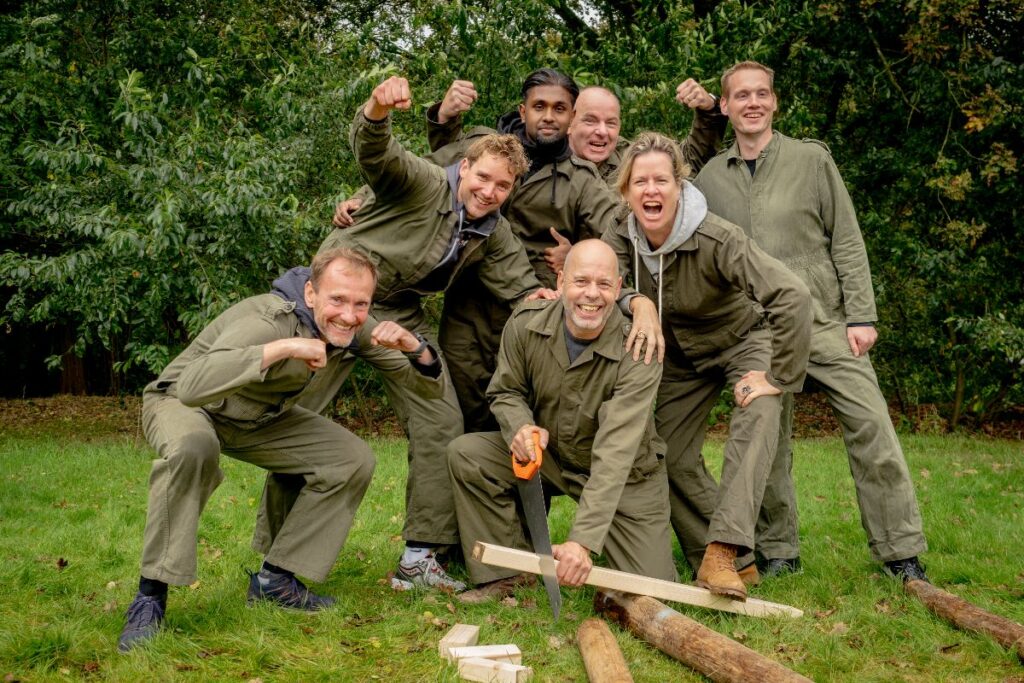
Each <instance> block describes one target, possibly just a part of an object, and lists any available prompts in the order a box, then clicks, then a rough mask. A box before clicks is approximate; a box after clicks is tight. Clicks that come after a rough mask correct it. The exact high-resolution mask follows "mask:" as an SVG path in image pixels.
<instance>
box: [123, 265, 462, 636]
mask: <svg viewBox="0 0 1024 683" xmlns="http://www.w3.org/2000/svg"><path fill="white" fill-rule="evenodd" d="M304 270H305V272H303V273H295V272H294V271H291V272H289V274H288V275H286V276H285V277H283V278H280V279H279V280H277V281H275V283H274V284H275V290H274V292H273V293H271V294H262V295H258V296H253V297H249V298H248V299H245V300H243V301H240V302H239V303H237V304H235V305H234V306H232V307H231V308H229V309H228V310H227V311H225V312H224V313H222V314H221V315H220V316H218V317H217V318H216V319H215V320H214V321H213V322H211V323H210V324H209V325H208V326H207V327H206V329H204V330H203V331H202V332H201V333H200V334H199V335H198V336H197V337H196V338H195V340H194V341H193V342H192V343H191V344H190V345H189V346H188V348H187V349H185V350H184V351H183V352H182V353H181V354H180V355H179V356H178V357H177V358H175V359H174V360H173V361H171V363H170V364H169V365H168V366H167V367H166V368H165V369H164V371H163V372H162V373H161V374H160V376H159V377H158V378H157V380H156V381H154V382H152V383H151V384H150V385H149V386H147V387H146V389H145V392H144V393H143V403H142V426H143V431H144V433H145V435H146V439H147V441H149V443H150V444H151V445H152V446H153V448H155V449H156V451H157V455H158V457H157V459H156V460H154V461H153V470H152V473H151V475H150V480H149V509H148V514H147V520H146V531H145V537H144V542H143V550H142V571H141V578H140V580H139V592H138V594H137V595H136V596H135V599H134V600H133V601H132V603H131V606H130V607H129V608H128V614H127V623H126V625H125V627H124V630H123V632H122V633H121V637H120V639H119V641H118V649H119V650H121V651H122V652H126V651H128V650H130V649H131V648H133V647H134V646H136V645H138V644H139V643H141V642H143V641H145V640H148V639H150V638H152V637H153V636H154V635H156V633H157V631H158V630H159V629H160V626H161V624H162V623H163V620H164V612H165V609H166V606H167V587H168V584H173V585H188V584H191V583H193V582H194V581H195V580H196V569H197V558H196V533H197V529H198V525H199V516H200V514H201V513H202V511H203V508H204V507H205V505H206V502H207V501H208V500H209V498H210V495H211V494H212V493H213V491H214V490H215V489H216V488H217V486H218V485H219V484H220V482H221V481H222V480H223V478H224V475H223V473H222V472H221V470H220V467H219V460H220V454H221V453H222V452H223V453H224V454H226V455H229V456H231V457H233V458H237V459H239V460H242V461H245V462H250V463H252V464H254V465H257V466H259V467H262V468H263V469H265V470H269V471H270V472H272V473H274V474H275V476H277V475H280V476H283V477H286V478H288V479H290V480H291V483H292V485H293V486H292V489H293V491H292V492H293V493H294V495H292V496H291V497H290V499H289V500H288V501H287V503H286V504H283V505H280V504H275V505H273V506H272V510H271V511H272V512H273V513H274V517H273V519H269V518H268V515H267V512H268V510H267V508H266V507H264V508H262V509H261V513H260V518H259V520H258V524H257V531H256V534H255V536H254V538H253V547H254V548H255V549H256V550H257V551H259V552H261V553H263V554H264V555H265V558H266V559H265V560H264V563H263V567H262V568H261V569H260V571H259V572H258V573H253V574H251V575H250V580H249V591H248V599H249V601H250V602H253V601H269V602H272V603H275V604H278V605H281V606H284V607H290V608H293V609H301V610H318V609H322V608H325V607H329V606H330V605H331V604H333V600H332V599H331V598H328V597H325V596H320V595H317V594H315V593H313V592H312V591H310V590H309V589H307V588H306V586H305V585H303V583H302V582H301V581H299V579H298V578H296V576H295V574H302V575H303V576H306V577H309V578H311V579H313V580H314V581H323V580H324V579H325V578H326V577H327V574H328V572H330V569H331V567H332V566H333V565H334V562H335V560H336V559H337V556H338V553H339V552H340V551H341V547H342V545H343V544H344V542H345V537H346V536H347V535H348V531H349V528H350V527H351V525H352V519H353V517H354V516H355V513H356V509H357V508H358V507H359V503H360V501H361V500H362V497H363V494H364V493H365V491H366V487H367V486H368V485H369V483H370V478H371V476H372V475H373V469H374V458H373V453H372V451H371V450H370V447H369V446H368V445H366V443H364V442H363V441H362V440H361V439H359V438H358V437H356V436H355V435H354V434H352V433H351V432H349V431H348V430H347V429H345V428H344V427H342V426H340V425H338V424H337V423H335V422H333V421H331V420H329V419H327V418H325V417H322V416H321V415H319V414H318V413H319V411H320V410H322V409H323V408H324V407H325V406H326V405H327V403H328V402H329V401H330V400H331V399H332V398H333V397H334V395H335V394H336V393H337V391H338V388H339V387H340V385H341V382H342V381H343V380H344V378H345V376H346V375H347V372H348V370H349V369H350V367H351V364H352V359H353V356H355V357H359V358H363V359H364V360H366V361H367V362H369V363H370V364H371V365H373V366H374V367H376V368H377V369H378V370H380V371H381V372H383V373H385V374H386V375H389V376H391V377H393V378H395V379H396V380H397V381H400V382H402V383H403V384H404V385H405V386H407V387H408V388H409V390H410V391H413V392H416V393H417V394H420V395H424V396H440V395H441V391H442V387H443V384H442V382H441V380H440V375H441V365H440V363H439V362H438V358H437V355H436V354H435V353H434V351H433V350H432V349H431V348H429V346H427V345H426V344H424V343H422V341H421V340H420V339H419V338H417V337H416V336H415V335H413V334H412V333H411V332H409V331H408V330H405V329H403V328H402V327H401V326H399V325H397V324H396V323H393V322H383V323H380V324H377V322H376V321H375V320H373V319H372V318H368V314H369V310H370V302H371V297H372V295H373V290H374V284H375V281H376V270H375V268H374V266H373V263H372V262H370V260H369V259H367V258H366V256H365V255H363V254H361V253H359V252H356V251H353V250H350V249H338V250H332V251H328V252H325V253H322V254H320V255H318V256H317V257H316V258H314V259H313V263H312V266H311V268H310V269H304ZM367 323H369V324H367ZM371 327H372V331H370V328H371ZM403 352H404V355H403Z"/></svg>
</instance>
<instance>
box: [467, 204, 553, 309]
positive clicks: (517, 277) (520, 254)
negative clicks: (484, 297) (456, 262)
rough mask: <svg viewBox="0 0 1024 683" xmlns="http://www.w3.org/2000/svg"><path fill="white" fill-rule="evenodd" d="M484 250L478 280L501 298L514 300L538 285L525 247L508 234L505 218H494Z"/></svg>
mask: <svg viewBox="0 0 1024 683" xmlns="http://www.w3.org/2000/svg"><path fill="white" fill-rule="evenodd" d="M486 250H487V251H486V253H485V254H484V260H483V262H482V263H481V264H480V266H479V267H478V273H479V274H480V281H481V282H482V283H483V284H484V286H485V287H487V289H489V290H490V292H491V293H492V294H493V295H494V296H495V297H497V298H498V299H500V300H501V301H507V302H510V303H514V302H517V301H519V299H521V298H523V297H524V296H526V295H527V294H529V293H530V292H532V291H534V290H536V289H538V288H539V287H540V286H541V284H540V280H538V279H537V274H536V273H535V272H534V270H533V266H532V265H530V259H529V257H528V256H527V255H526V248H525V247H523V243H522V242H520V241H519V238H518V237H516V236H515V235H513V234H512V228H511V227H510V226H509V224H508V222H507V221H505V220H503V219H501V218H499V219H498V225H497V227H496V228H495V229H494V232H493V233H491V236H490V237H488V238H487V241H486Z"/></svg>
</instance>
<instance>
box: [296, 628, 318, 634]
mask: <svg viewBox="0 0 1024 683" xmlns="http://www.w3.org/2000/svg"><path fill="white" fill-rule="evenodd" d="M299 630H300V631H302V632H303V633H305V634H306V635H307V636H312V635H315V634H316V631H314V630H313V629H312V628H310V627H309V626H300V627H299Z"/></svg>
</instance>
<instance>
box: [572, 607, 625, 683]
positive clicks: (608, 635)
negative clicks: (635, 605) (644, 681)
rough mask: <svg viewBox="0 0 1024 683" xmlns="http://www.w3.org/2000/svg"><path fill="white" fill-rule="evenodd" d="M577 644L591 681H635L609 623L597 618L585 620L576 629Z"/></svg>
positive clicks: (608, 682) (620, 682) (604, 682)
mask: <svg viewBox="0 0 1024 683" xmlns="http://www.w3.org/2000/svg"><path fill="white" fill-rule="evenodd" d="M576 644H577V645H578V646H579V648H580V655H582V656H583V665H584V666H585V667H586V668H587V678H588V679H589V680H590V683H633V676H631V675H630V673H629V667H628V666H626V659H625V658H624V657H623V656H622V650H620V649H619V644H618V643H617V642H615V636H614V635H612V632H611V630H610V629H609V628H608V624H606V623H604V622H603V621H601V620H600V619H595V618H590V619H587V620H585V621H584V622H583V623H582V624H580V627H579V628H578V629H577V630H576Z"/></svg>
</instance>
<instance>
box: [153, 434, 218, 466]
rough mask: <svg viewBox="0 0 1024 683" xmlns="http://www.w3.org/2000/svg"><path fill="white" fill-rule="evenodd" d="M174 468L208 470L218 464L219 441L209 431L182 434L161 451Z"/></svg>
mask: <svg viewBox="0 0 1024 683" xmlns="http://www.w3.org/2000/svg"><path fill="white" fill-rule="evenodd" d="M161 455H163V457H164V459H166V460H167V461H168V463H169V464H170V465H172V466H173V467H174V469H175V470H178V471H181V470H187V471H194V472H210V471H213V470H217V469H218V468H219V466H220V464H219V461H220V441H218V440H217V435H216V434H215V433H214V432H213V430H210V431H194V432H188V433H186V434H182V435H181V436H179V437H178V438H176V439H175V440H174V441H173V442H172V443H170V444H168V447H167V448H166V449H165V452H164V453H161Z"/></svg>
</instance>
